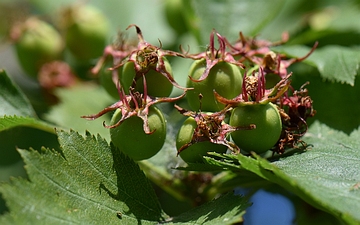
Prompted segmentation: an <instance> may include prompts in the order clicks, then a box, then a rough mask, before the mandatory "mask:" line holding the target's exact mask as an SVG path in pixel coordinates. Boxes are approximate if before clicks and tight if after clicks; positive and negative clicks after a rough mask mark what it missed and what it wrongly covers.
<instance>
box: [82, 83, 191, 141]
mask: <svg viewBox="0 0 360 225" xmlns="http://www.w3.org/2000/svg"><path fill="white" fill-rule="evenodd" d="M145 83H146V82H145V81H144V84H145ZM144 86H146V85H144ZM145 93H146V91H145ZM185 94H186V92H185V91H184V93H183V94H181V95H180V96H178V97H173V98H170V97H161V98H160V97H151V96H148V95H146V94H142V93H139V92H134V90H133V89H130V92H129V95H126V94H125V92H124V90H123V89H120V90H119V95H120V101H118V102H115V103H114V104H112V105H110V106H108V107H106V108H105V109H103V110H101V111H100V112H99V113H97V114H93V115H87V116H81V118H84V119H87V120H94V119H97V118H99V117H101V116H102V115H104V114H106V113H108V112H111V111H115V110H117V109H120V110H121V119H120V120H119V121H118V122H116V123H115V124H113V125H106V124H105V122H104V123H103V125H104V127H105V128H115V127H118V126H120V125H121V123H122V122H123V121H125V120H126V119H128V118H130V117H132V116H137V117H139V118H141V119H142V120H143V121H144V124H143V128H144V132H145V133H146V134H151V133H152V132H154V131H151V130H150V128H149V124H148V114H149V107H150V106H152V105H154V104H157V103H160V102H175V101H178V100H179V99H181V98H183V97H184V96H185Z"/></svg>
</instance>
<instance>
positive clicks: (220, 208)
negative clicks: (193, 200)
mask: <svg viewBox="0 0 360 225" xmlns="http://www.w3.org/2000/svg"><path fill="white" fill-rule="evenodd" d="M250 205H251V204H249V203H248V201H247V198H245V197H242V196H236V195H234V194H233V193H227V194H225V195H223V196H221V197H219V198H218V199H215V200H213V201H211V202H208V203H206V204H204V205H202V206H200V207H197V208H195V209H193V210H191V211H189V212H186V213H183V214H181V215H179V216H177V217H175V218H174V219H173V220H172V223H174V224H205V225H211V224H214V225H216V224H235V223H240V222H242V221H243V220H242V216H243V214H245V209H246V208H247V207H249V206H250Z"/></svg>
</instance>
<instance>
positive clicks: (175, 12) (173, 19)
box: [165, 0, 187, 35]
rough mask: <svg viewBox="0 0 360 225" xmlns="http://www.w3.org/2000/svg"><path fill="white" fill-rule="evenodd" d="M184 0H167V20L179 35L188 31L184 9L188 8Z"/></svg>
mask: <svg viewBox="0 0 360 225" xmlns="http://www.w3.org/2000/svg"><path fill="white" fill-rule="evenodd" d="M183 1H184V0H166V1H165V16H166V21H167V22H168V24H169V25H170V27H171V28H173V30H174V31H175V32H176V33H177V34H178V35H181V34H183V33H186V32H187V23H186V19H185V15H184V11H183V10H186V9H185V5H184V2H183Z"/></svg>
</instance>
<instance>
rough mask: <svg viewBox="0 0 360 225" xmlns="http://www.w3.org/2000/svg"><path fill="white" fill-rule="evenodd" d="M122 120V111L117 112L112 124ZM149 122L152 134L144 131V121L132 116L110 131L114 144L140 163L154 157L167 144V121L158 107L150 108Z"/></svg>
mask: <svg viewBox="0 0 360 225" xmlns="http://www.w3.org/2000/svg"><path fill="white" fill-rule="evenodd" d="M120 118H121V110H119V109H118V110H116V111H115V113H114V115H113V117H112V119H111V124H115V123H116V122H118V121H119V120H120ZM148 122H149V128H150V131H153V133H151V134H146V133H145V132H144V129H143V120H142V119H141V118H139V117H137V116H132V117H130V118H128V119H126V120H125V121H123V123H121V124H120V126H118V127H115V128H111V129H110V137H111V141H112V143H113V144H114V145H115V146H116V147H117V148H119V150H120V151H122V152H124V153H125V154H126V155H128V156H129V157H130V158H132V159H134V160H136V161H139V160H144V159H148V158H150V157H152V156H154V155H155V154H156V153H158V152H159V150H160V149H161V148H162V146H163V145H164V143H165V137H166V121H165V118H164V116H163V114H162V113H161V111H160V110H159V109H158V108H156V107H150V108H149V115H148Z"/></svg>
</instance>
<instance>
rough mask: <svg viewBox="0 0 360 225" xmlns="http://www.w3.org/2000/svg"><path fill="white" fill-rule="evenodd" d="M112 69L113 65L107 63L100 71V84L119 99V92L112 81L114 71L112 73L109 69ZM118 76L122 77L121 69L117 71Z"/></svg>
mask: <svg viewBox="0 0 360 225" xmlns="http://www.w3.org/2000/svg"><path fill="white" fill-rule="evenodd" d="M110 67H112V64H111V63H106V64H105V66H103V67H102V68H101V69H100V71H99V82H100V84H101V86H102V87H103V88H104V89H105V90H106V92H107V93H108V94H109V95H110V96H111V97H113V98H114V99H119V92H118V89H117V87H116V84H115V83H114V81H113V79H112V73H113V72H114V71H110V70H109V68H110ZM115 72H116V73H118V76H119V77H120V76H121V69H120V70H116V71H115Z"/></svg>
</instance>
